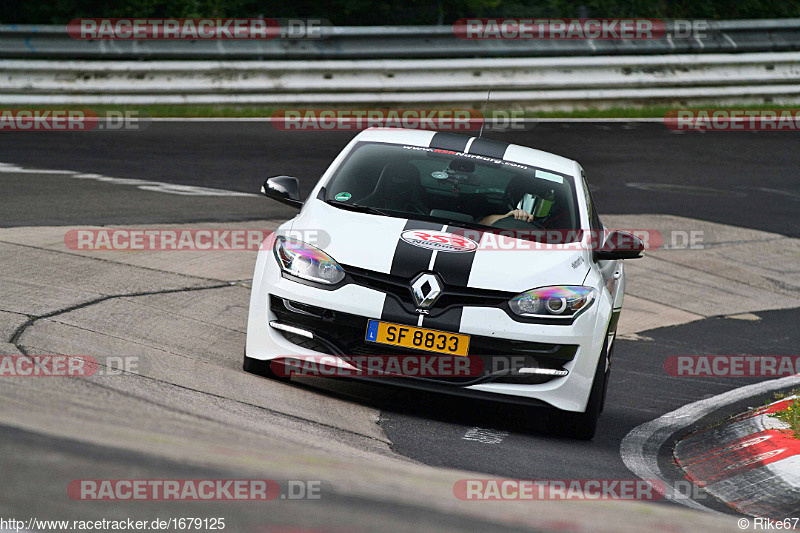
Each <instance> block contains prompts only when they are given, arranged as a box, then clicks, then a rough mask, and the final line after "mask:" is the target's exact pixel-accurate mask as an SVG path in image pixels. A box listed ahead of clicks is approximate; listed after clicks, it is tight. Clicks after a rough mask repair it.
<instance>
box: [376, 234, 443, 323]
mask: <svg viewBox="0 0 800 533" xmlns="http://www.w3.org/2000/svg"><path fill="white" fill-rule="evenodd" d="M414 229H420V230H434V231H441V230H442V224H436V223H433V222H423V221H419V220H409V221H408V222H406V225H405V227H403V231H408V230H414ZM432 256H433V250H428V249H425V248H420V247H419V246H414V245H412V244H408V243H407V242H406V241H404V240H403V239H401V238H400V237H399V236H398V238H397V246H396V247H395V249H394V257H393V258H392V266H391V269H390V271H389V273H390V274H392V275H393V276H400V277H403V278H406V279H408V281H409V284H410V283H411V279H412V278H413V277H414V276H416V275H417V274H418V273H420V272H422V271H424V270H428V266H429V265H430V264H431V257H432ZM409 291H411V288H410V285H409ZM409 297H410V292H409ZM418 316H419V315H417V314H416V313H410V312H408V311H407V310H406V309H404V308H403V306H402V305H401V304H400V302H399V301H397V299H396V298H395V297H394V296H391V295H386V299H385V300H384V302H383V311H382V312H381V320H386V321H388V322H397V323H400V324H410V325H413V326H416V325H417V320H418V318H417V317H418Z"/></svg>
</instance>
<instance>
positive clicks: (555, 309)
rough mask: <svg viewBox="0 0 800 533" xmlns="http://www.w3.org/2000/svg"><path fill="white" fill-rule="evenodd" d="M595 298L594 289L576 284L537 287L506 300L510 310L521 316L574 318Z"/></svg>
mask: <svg viewBox="0 0 800 533" xmlns="http://www.w3.org/2000/svg"><path fill="white" fill-rule="evenodd" d="M594 300H595V290H594V289H592V288H591V287H583V286H577V285H556V286H552V287H539V288H538V289H532V290H530V291H526V292H523V293H522V294H520V295H519V296H515V297H514V298H512V299H511V300H509V302H508V306H509V307H510V308H511V310H512V311H513V312H514V313H515V314H517V315H519V316H523V317H535V318H574V317H576V316H578V315H579V314H581V313H582V312H583V311H585V310H586V309H588V308H589V307H590V306H591V305H592V302H594Z"/></svg>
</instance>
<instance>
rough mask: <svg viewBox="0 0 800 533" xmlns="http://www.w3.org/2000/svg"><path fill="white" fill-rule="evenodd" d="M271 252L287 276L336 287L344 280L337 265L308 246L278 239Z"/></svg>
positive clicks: (291, 240) (340, 268) (331, 259)
mask: <svg viewBox="0 0 800 533" xmlns="http://www.w3.org/2000/svg"><path fill="white" fill-rule="evenodd" d="M273 250H274V251H275V258H276V259H277V260H278V264H279V265H280V266H281V270H283V271H284V272H286V273H287V274H291V275H292V276H297V277H298V278H302V279H307V280H309V281H316V282H317V283H324V284H326V285H336V284H337V283H339V282H340V281H342V280H343V279H344V270H342V267H340V266H339V263H337V262H336V261H334V260H333V258H332V257H331V256H329V255H328V254H326V253H325V252H323V251H322V250H320V249H319V248H315V247H314V246H311V245H310V244H306V243H304V242H301V241H296V240H294V239H287V238H286V237H278V238H276V239H275V247H274V248H273Z"/></svg>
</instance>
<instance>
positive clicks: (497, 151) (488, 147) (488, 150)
mask: <svg viewBox="0 0 800 533" xmlns="http://www.w3.org/2000/svg"><path fill="white" fill-rule="evenodd" d="M507 148H508V143H504V142H500V141H490V140H488V139H481V138H477V139H475V140H474V141H472V144H471V145H470V147H469V153H470V154H476V155H483V156H486V157H494V158H496V159H503V156H504V155H505V153H506V149H507Z"/></svg>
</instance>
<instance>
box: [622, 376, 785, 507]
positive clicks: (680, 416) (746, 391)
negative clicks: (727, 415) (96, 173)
mask: <svg viewBox="0 0 800 533" xmlns="http://www.w3.org/2000/svg"><path fill="white" fill-rule="evenodd" d="M797 385H800V374H798V375H795V376H789V377H785V378H780V379H770V380H767V381H762V382H760V383H754V384H752V385H746V386H744V387H739V388H738V389H733V390H730V391H727V392H724V393H722V394H718V395H716V396H712V397H711V398H706V399H704V400H699V401H697V402H694V403H690V404H687V405H684V406H683V407H681V408H679V409H676V410H674V411H672V412H669V413H667V414H665V415H662V416H660V417H658V418H656V419H655V420H651V421H650V422H646V423H644V424H642V425H640V426H637V427H635V428H633V429H632V430H631V431H630V433H628V434H627V435H625V438H624V439H622V444H621V445H620V454H621V455H622V461H623V462H624V463H625V466H627V467H628V469H629V470H630V471H631V472H633V473H634V474H636V475H637V476H639V477H640V478H642V479H658V480H661V481H663V482H664V486H665V488H666V494H664V498H665V499H668V500H671V501H673V502H676V503H680V504H683V505H685V506H687V507H690V508H692V509H696V510H701V511H711V512H715V513H716V512H718V511H713V510H712V509H709V508H708V507H706V506H704V505H702V504H700V503H698V502H696V501H695V500H692V499H691V498H689V497H687V496H685V495H683V494H681V493H679V492H678V491H676V490H675V489H674V488H673V487H671V486H670V484H669V483H668V482H667V480H666V479H664V477H663V476H662V475H661V469H660V468H659V467H658V452H659V450H660V449H661V447H662V446H663V445H664V443H665V442H666V441H667V440H668V439H669V438H670V437H671V436H672V435H673V434H675V433H676V432H677V431H680V430H681V429H683V428H685V427H687V426H689V425H691V424H694V423H695V422H697V421H698V420H700V419H701V418H703V417H704V416H706V415H707V414H709V413H712V412H713V411H716V410H718V409H720V408H721V407H725V406H726V405H730V404H732V403H736V402H738V401H741V400H744V399H747V398H749V397H751V396H757V395H759V394H764V393H767V392H770V391H773V390H778V389H784V388H789V387H795V386H797ZM720 514H722V513H720Z"/></svg>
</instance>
